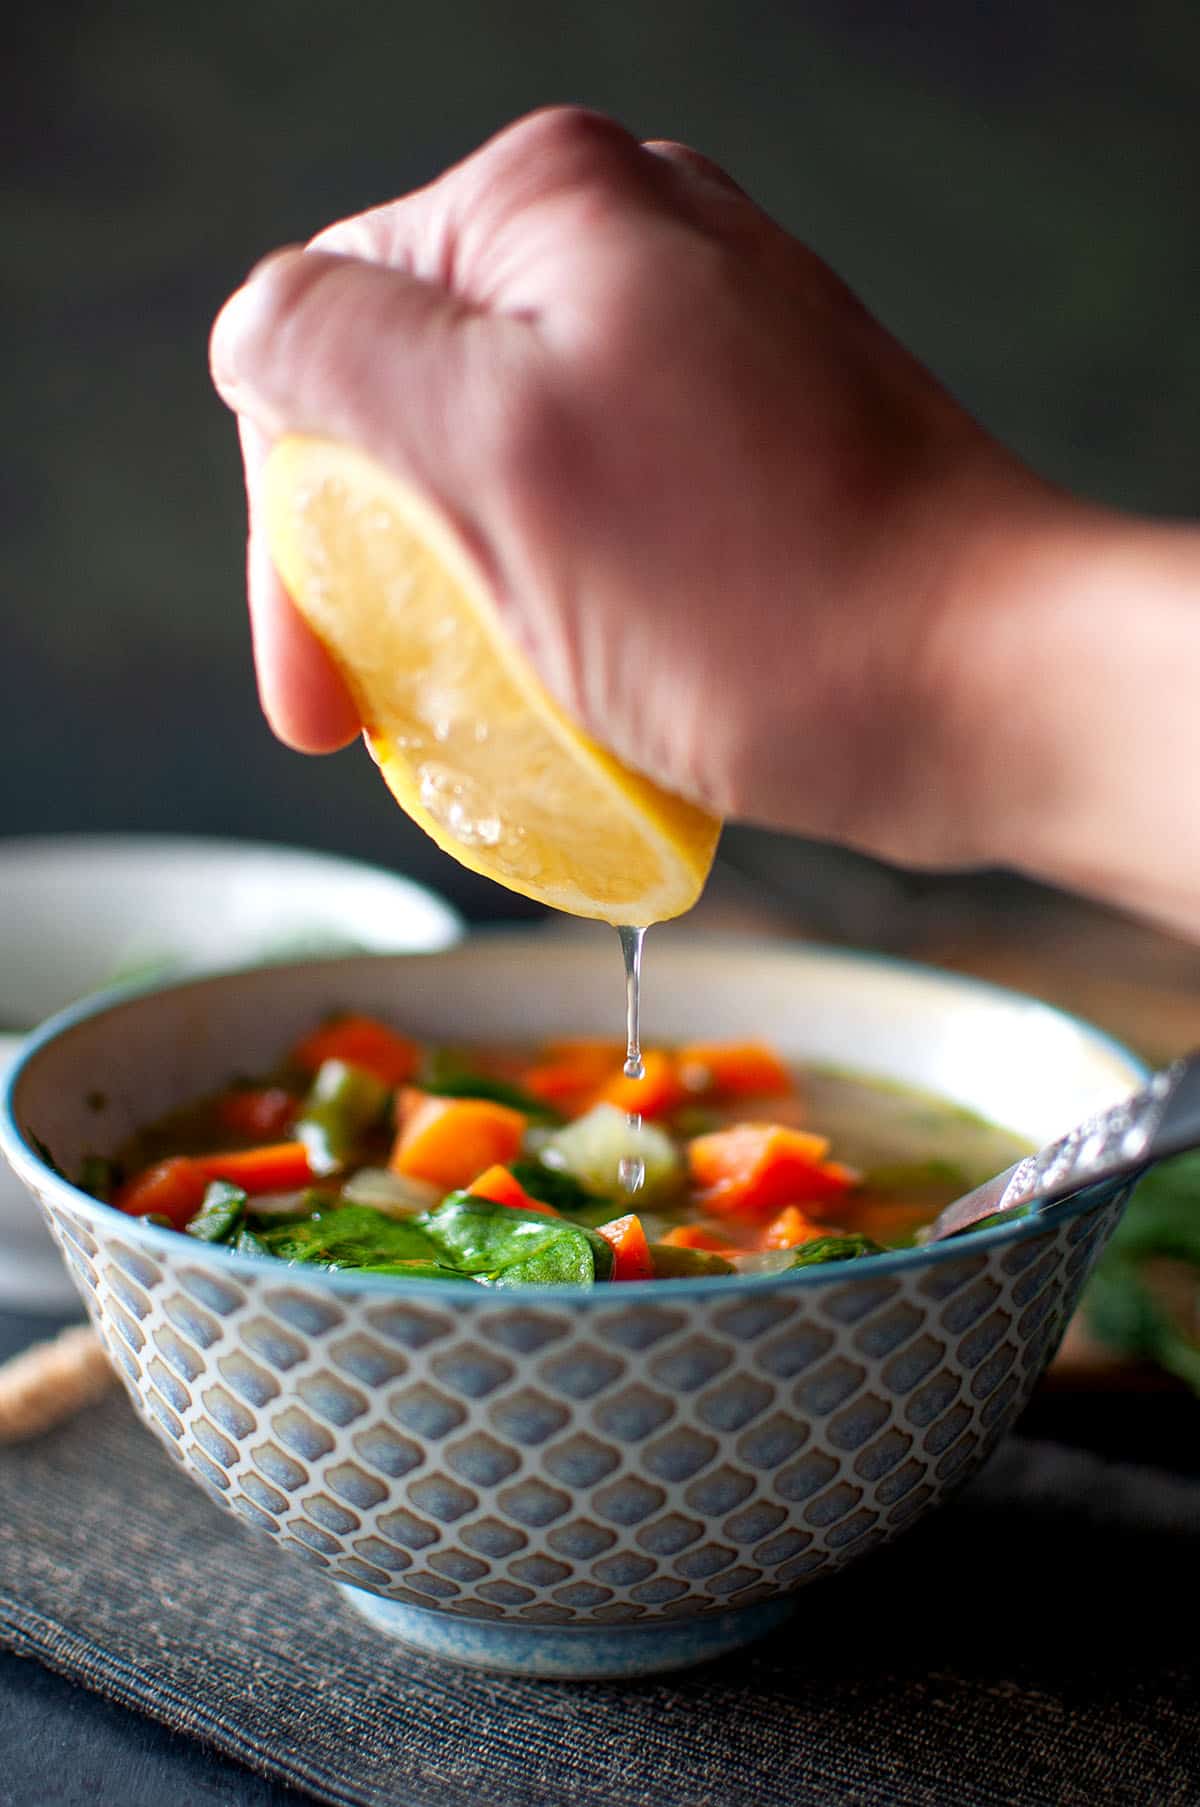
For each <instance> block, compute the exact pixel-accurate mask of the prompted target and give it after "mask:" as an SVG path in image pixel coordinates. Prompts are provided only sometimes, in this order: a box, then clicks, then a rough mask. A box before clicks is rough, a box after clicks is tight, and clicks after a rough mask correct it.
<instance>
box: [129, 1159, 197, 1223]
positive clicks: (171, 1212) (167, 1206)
mask: <svg viewBox="0 0 1200 1807" xmlns="http://www.w3.org/2000/svg"><path fill="white" fill-rule="evenodd" d="M207 1190H208V1180H207V1179H206V1178H205V1176H204V1174H202V1173H201V1172H200V1170H199V1169H198V1167H197V1166H196V1163H195V1162H194V1161H192V1160H189V1159H188V1157H187V1156H186V1155H176V1156H174V1158H173V1159H171V1160H169V1161H156V1162H155V1164H154V1166H153V1167H143V1169H142V1171H141V1172H140V1173H135V1174H134V1175H133V1176H132V1178H131V1179H128V1180H126V1181H125V1184H124V1185H123V1186H119V1187H118V1188H117V1190H116V1192H115V1194H114V1195H113V1204H114V1205H115V1206H116V1207H117V1210H118V1211H125V1212H127V1213H128V1215H129V1216H130V1217H165V1218H166V1219H167V1222H168V1223H169V1224H171V1226H172V1228H174V1229H176V1230H182V1229H183V1228H184V1227H185V1225H187V1224H188V1223H190V1222H191V1220H192V1218H193V1217H195V1215H196V1213H197V1211H198V1210H199V1209H200V1207H201V1205H202V1204H203V1203H204V1194H205V1193H206V1192H207Z"/></svg>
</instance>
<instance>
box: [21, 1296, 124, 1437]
mask: <svg viewBox="0 0 1200 1807" xmlns="http://www.w3.org/2000/svg"><path fill="white" fill-rule="evenodd" d="M116 1378H117V1377H116V1375H115V1374H114V1373H113V1371H112V1368H111V1366H110V1365H109V1360H108V1356H107V1355H106V1353H105V1350H104V1345H103V1343H101V1341H100V1338H99V1337H98V1336H97V1335H96V1332H95V1331H94V1330H92V1329H91V1328H90V1326H88V1325H86V1324H81V1325H77V1326H74V1327H72V1328H71V1329H70V1330H64V1331H63V1332H62V1333H61V1334H60V1335H59V1336H56V1337H55V1338H54V1339H53V1341H51V1342H48V1343H34V1345H33V1347H32V1348H30V1349H23V1350H22V1351H21V1353H20V1355H14V1356H13V1358H12V1360H11V1361H8V1362H5V1363H4V1364H3V1366H0V1443H21V1442H24V1441H25V1440H26V1439H27V1438H30V1437H40V1436H41V1435H42V1434H43V1433H44V1432H45V1431H49V1430H53V1429H54V1427H55V1425H57V1424H61V1423H63V1421H64V1420H65V1419H67V1418H72V1417H74V1415H75V1413H76V1412H81V1411H82V1410H83V1408H84V1406H85V1405H91V1404H92V1403H93V1402H94V1401H95V1400H97V1399H101V1398H103V1396H104V1394H105V1393H107V1392H108V1390H109V1388H110V1387H111V1386H114V1385H115V1384H116Z"/></svg>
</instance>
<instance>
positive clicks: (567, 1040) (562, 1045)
mask: <svg viewBox="0 0 1200 1807" xmlns="http://www.w3.org/2000/svg"><path fill="white" fill-rule="evenodd" d="M542 1053H543V1058H544V1059H545V1060H565V1061H570V1062H571V1063H572V1064H573V1065H575V1066H578V1067H582V1066H587V1065H590V1066H591V1068H592V1071H593V1072H594V1073H595V1074H596V1077H597V1078H598V1079H603V1077H604V1075H605V1074H606V1073H611V1072H612V1070H613V1068H614V1067H619V1066H620V1064H621V1062H622V1061H623V1060H624V1058H625V1044H624V1042H618V1041H613V1040H612V1038H611V1037H610V1036H601V1035H570V1036H560V1037H558V1038H557V1039H556V1040H555V1041H551V1042H547V1043H546V1045H545V1048H544V1049H543V1051H542Z"/></svg>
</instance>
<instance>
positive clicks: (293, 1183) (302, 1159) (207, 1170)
mask: <svg viewBox="0 0 1200 1807" xmlns="http://www.w3.org/2000/svg"><path fill="white" fill-rule="evenodd" d="M191 1158H192V1166H193V1167H195V1168H196V1169H197V1171H198V1172H199V1173H201V1174H203V1176H204V1178H205V1179H206V1180H228V1182H229V1184H230V1185H231V1186H240V1187H241V1189H242V1191H243V1192H247V1193H249V1195H250V1197H251V1198H254V1197H255V1196H256V1195H257V1194H259V1193H262V1192H295V1191H297V1190H298V1189H299V1188H300V1187H301V1186H311V1185H312V1183H313V1181H314V1179H315V1178H316V1177H317V1176H316V1174H315V1173H314V1172H313V1167H312V1162H311V1161H310V1160H309V1155H308V1149H307V1147H306V1146H305V1144H304V1143H303V1142H272V1143H270V1144H269V1145H268V1146H267V1147H265V1148H241V1149H231V1150H230V1151H229V1152H228V1153H217V1154H198V1155H193V1156H192V1157H191Z"/></svg>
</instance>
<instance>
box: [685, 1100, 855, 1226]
mask: <svg viewBox="0 0 1200 1807" xmlns="http://www.w3.org/2000/svg"><path fill="white" fill-rule="evenodd" d="M828 1152H829V1143H828V1142H827V1140H826V1139H825V1137H824V1136H814V1135H810V1134H809V1133H808V1131H807V1130H802V1129H789V1128H787V1127H786V1126H785V1125H784V1124H781V1123H737V1124H735V1125H734V1126H733V1128H731V1129H722V1130H716V1131H714V1133H713V1134H712V1135H708V1136H697V1137H696V1138H695V1140H694V1141H693V1142H691V1143H690V1144H689V1146H688V1167H689V1170H690V1172H691V1177H692V1181H693V1184H694V1185H695V1186H697V1187H698V1188H699V1189H700V1196H699V1198H698V1200H697V1205H698V1207H699V1209H700V1210H701V1211H702V1212H704V1213H705V1214H706V1215H708V1216H711V1217H733V1218H738V1217H740V1218H744V1219H748V1220H752V1221H755V1222H761V1221H762V1220H763V1219H765V1218H767V1217H772V1216H774V1215H775V1214H776V1213H777V1212H778V1211H780V1210H782V1209H783V1207H784V1205H792V1204H799V1205H803V1206H804V1207H805V1209H806V1210H807V1211H809V1212H811V1213H813V1214H814V1215H815V1214H818V1212H817V1208H818V1207H819V1206H821V1205H822V1204H825V1203H827V1202H828V1201H829V1200H831V1199H835V1198H840V1197H841V1195H842V1194H843V1193H844V1192H846V1191H848V1190H849V1188H850V1187H851V1186H852V1185H853V1184H854V1181H855V1177H856V1176H855V1175H854V1174H853V1173H852V1172H851V1170H850V1169H849V1168H848V1167H842V1166H841V1165H839V1163H837V1162H836V1161H826V1159H825V1156H826V1154H827V1153H828Z"/></svg>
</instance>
